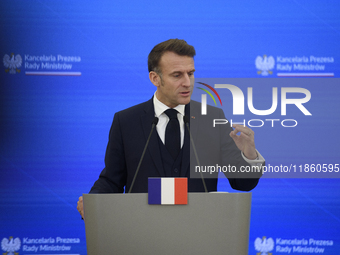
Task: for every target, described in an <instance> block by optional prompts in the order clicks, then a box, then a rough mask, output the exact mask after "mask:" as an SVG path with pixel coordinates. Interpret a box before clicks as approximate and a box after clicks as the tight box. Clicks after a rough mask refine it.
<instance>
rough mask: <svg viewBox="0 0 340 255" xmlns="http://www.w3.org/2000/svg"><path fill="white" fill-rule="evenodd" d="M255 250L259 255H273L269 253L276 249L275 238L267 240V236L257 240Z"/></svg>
mask: <svg viewBox="0 0 340 255" xmlns="http://www.w3.org/2000/svg"><path fill="white" fill-rule="evenodd" d="M254 245H255V250H257V251H259V253H257V254H258V255H271V254H272V253H269V252H270V251H272V250H273V249H274V240H273V238H271V237H270V238H268V239H267V238H266V237H265V236H264V237H262V239H261V238H259V237H258V238H256V239H255V242H254Z"/></svg>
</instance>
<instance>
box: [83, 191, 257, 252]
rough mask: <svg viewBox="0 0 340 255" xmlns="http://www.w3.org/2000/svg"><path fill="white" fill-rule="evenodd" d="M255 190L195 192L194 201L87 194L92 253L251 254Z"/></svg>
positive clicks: (86, 226)
mask: <svg viewBox="0 0 340 255" xmlns="http://www.w3.org/2000/svg"><path fill="white" fill-rule="evenodd" d="M250 204H251V193H189V194H188V205H148V194H145V193H142V194H84V210H85V228H86V242H87V252H88V255H98V254H118V255H120V254H126V255H132V254H141V255H143V254H148V255H150V254H160V255H172V254H224V255H225V254H233V255H234V254H237V255H243V254H244V255H247V254H248V239H249V225H250Z"/></svg>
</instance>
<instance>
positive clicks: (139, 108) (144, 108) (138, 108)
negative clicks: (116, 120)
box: [116, 98, 153, 116]
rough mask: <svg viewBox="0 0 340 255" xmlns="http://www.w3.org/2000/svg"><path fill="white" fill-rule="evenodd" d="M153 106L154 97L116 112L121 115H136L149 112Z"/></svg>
mask: <svg viewBox="0 0 340 255" xmlns="http://www.w3.org/2000/svg"><path fill="white" fill-rule="evenodd" d="M152 108H153V103H152V98H151V99H150V100H148V101H145V102H143V103H140V104H137V105H134V106H131V107H128V108H126V109H124V110H121V111H118V112H116V114H118V115H120V116H130V115H135V114H141V113H143V112H148V111H149V110H152Z"/></svg>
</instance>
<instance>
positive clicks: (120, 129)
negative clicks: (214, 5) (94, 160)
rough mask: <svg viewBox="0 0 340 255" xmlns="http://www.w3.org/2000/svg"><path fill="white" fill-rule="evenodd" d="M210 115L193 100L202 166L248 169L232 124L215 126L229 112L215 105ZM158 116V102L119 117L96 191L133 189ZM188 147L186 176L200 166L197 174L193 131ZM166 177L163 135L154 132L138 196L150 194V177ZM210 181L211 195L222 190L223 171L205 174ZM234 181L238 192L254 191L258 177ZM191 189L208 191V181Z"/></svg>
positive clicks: (192, 181) (189, 109) (191, 183)
mask: <svg viewBox="0 0 340 255" xmlns="http://www.w3.org/2000/svg"><path fill="white" fill-rule="evenodd" d="M207 111H208V114H207V115H205V116H202V115H201V113H200V103H198V102H195V101H191V102H190V104H189V105H187V106H186V108H185V115H186V116H190V127H191V132H192V137H193V140H194V141H195V145H196V148H197V153H198V158H199V160H200V165H201V166H211V165H212V166H215V165H216V164H219V166H223V165H225V166H226V165H228V164H232V165H235V166H237V167H240V166H241V165H248V164H247V163H246V162H245V161H244V160H243V158H242V156H241V152H240V151H239V149H238V148H237V147H236V145H235V143H234V141H233V140H232V139H231V138H230V136H229V133H230V131H231V130H232V129H231V128H230V126H229V125H218V126H217V127H215V128H214V127H213V122H212V120H213V119H224V118H225V117H224V114H223V111H222V110H221V109H218V108H215V107H210V106H208V110H207ZM154 116H155V113H154V106H153V100H152V99H150V100H149V101H147V102H144V103H142V104H139V105H136V106H133V107H131V108H128V109H125V110H123V111H120V112H117V113H116V114H115V116H114V119H113V123H112V126H111V130H110V135H109V142H108V145H107V150H106V155H105V168H104V169H103V171H102V172H101V174H100V176H99V179H98V180H97V181H96V182H95V184H94V185H93V187H92V189H91V191H90V193H121V192H124V186H125V189H126V190H127V191H128V190H129V188H130V186H131V182H132V179H133V176H134V174H135V171H136V169H137V165H138V162H139V160H140V157H141V155H142V151H143V149H144V146H145V144H146V140H147V138H148V136H149V133H150V131H151V123H152V121H153V119H154ZM182 149H183V159H182V165H181V171H180V173H181V174H180V175H181V176H183V177H190V170H189V169H190V159H191V162H195V164H192V166H191V167H192V170H191V171H194V167H195V165H196V159H195V157H194V154H193V152H192V151H193V150H190V136H189V133H188V131H187V129H186V130H185V142H184V145H183V148H182ZM190 152H191V153H190ZM192 173H193V172H192ZM165 176H166V173H165V172H164V169H163V165H162V159H161V153H160V150H159V137H158V133H157V131H156V130H155V129H154V132H153V133H152V136H151V140H150V143H149V146H148V149H147V151H146V153H145V157H144V159H143V162H142V164H141V168H140V170H139V173H138V176H137V178H136V181H135V184H134V186H133V189H132V192H139V193H147V187H148V177H165ZM257 176H258V175H257ZM196 177H197V176H196ZM205 177H208V178H205V181H206V186H207V189H208V191H216V189H217V173H214V174H205ZM228 179H229V182H230V185H231V187H232V188H234V189H238V190H244V191H248V190H251V189H253V188H254V187H255V186H256V185H257V183H258V178H254V176H253V178H241V179H238V178H228ZM188 189H189V192H204V188H203V184H202V180H201V179H200V178H188Z"/></svg>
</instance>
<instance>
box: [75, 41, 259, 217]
mask: <svg viewBox="0 0 340 255" xmlns="http://www.w3.org/2000/svg"><path fill="white" fill-rule="evenodd" d="M195 54H196V53H195V49H194V47H193V46H191V45H188V44H187V43H186V42H185V41H184V40H178V39H170V40H168V41H165V42H162V43H160V44H158V45H156V46H155V47H154V48H153V49H152V51H151V52H150V54H149V59H148V68H149V78H150V81H151V82H152V83H153V84H154V85H155V86H156V87H157V90H156V92H155V94H154V96H153V97H152V99H150V100H149V101H147V102H144V103H142V104H139V105H136V106H133V107H131V108H128V109H126V110H123V111H121V112H117V113H116V114H115V116H114V119H113V123H112V127H111V130H110V136H109V142H108V146H107V150H106V155H105V168H104V170H103V171H102V172H101V174H100V176H99V179H98V180H97V181H96V182H95V184H94V185H93V187H92V189H91V191H90V193H119V192H120V193H122V192H124V189H125V190H129V189H130V188H131V185H132V183H133V178H134V175H135V172H136V169H137V165H138V162H139V160H140V158H141V154H142V151H143V148H144V146H145V144H146V140H147V138H148V136H149V134H150V131H151V127H152V122H153V120H154V118H155V117H157V118H158V120H159V121H158V123H157V126H156V130H155V131H156V132H153V133H152V135H151V137H150V143H149V145H148V149H147V151H146V153H145V157H144V159H143V162H142V164H141V167H140V170H139V172H138V176H137V178H136V181H135V182H134V186H133V187H132V190H131V192H147V181H148V177H188V189H189V192H204V191H216V189H217V175H218V172H217V171H215V172H213V173H205V174H204V180H205V181H204V182H205V184H206V188H205V187H204V185H203V181H202V180H201V179H200V178H197V177H200V176H201V175H197V171H196V170H197V169H196V168H195V165H196V161H195V159H196V157H194V155H193V153H192V150H190V134H189V131H188V128H186V126H187V125H186V123H187V121H186V120H185V118H184V116H187V118H188V119H190V127H191V129H192V137H193V140H194V142H195V144H196V147H197V151H198V152H197V153H198V158H199V159H200V161H201V162H200V166H228V165H229V166H234V167H236V169H237V170H240V169H241V167H244V166H250V165H252V166H256V165H258V166H260V165H261V164H263V163H264V159H263V158H262V156H261V155H260V154H259V153H258V152H257V150H256V149H255V143H254V132H253V131H252V130H251V129H249V128H248V127H244V126H240V125H235V126H234V128H235V129H234V130H233V129H232V128H231V127H230V126H228V125H219V126H218V127H213V123H212V120H213V119H224V114H223V112H222V110H220V109H218V108H215V107H208V110H207V111H208V114H207V115H201V114H200V104H199V103H198V102H194V101H192V102H191V101H190V97H191V94H192V91H193V88H194V72H195V66H194V59H193V57H194V56H195ZM173 112H174V116H175V117H173V116H171V114H173ZM170 123H171V125H173V124H174V123H176V124H174V126H172V127H171V128H173V127H175V129H176V132H177V133H176V134H178V135H176V138H171V139H169V133H168V132H169V131H168V127H169V126H170ZM169 129H170V127H169ZM177 129H178V130H177ZM238 133H239V135H238ZM172 140H175V145H173V141H172ZM177 140H178V141H177ZM170 142H172V145H169V144H170ZM176 143H177V145H176ZM169 146H175V148H176V146H177V147H178V150H177V149H173V148H174V147H169ZM169 148H171V149H169ZM190 162H195V163H194V164H193V163H192V164H190ZM190 165H191V166H190ZM190 167H191V169H190ZM195 171H196V172H195ZM238 172H239V171H238ZM226 176H227V177H228V179H229V182H230V185H231V187H232V188H234V189H238V190H244V191H249V190H251V189H253V188H254V187H255V186H256V185H257V183H258V178H259V176H260V175H259V174H258V173H257V174H255V175H249V174H247V175H246V176H242V178H235V177H240V175H235V174H231V175H228V174H226ZM244 177H247V178H244ZM249 177H251V178H249ZM78 211H79V212H80V214H81V215H82V216H83V205H82V197H80V198H79V201H78Z"/></svg>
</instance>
